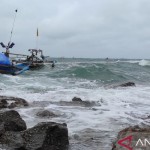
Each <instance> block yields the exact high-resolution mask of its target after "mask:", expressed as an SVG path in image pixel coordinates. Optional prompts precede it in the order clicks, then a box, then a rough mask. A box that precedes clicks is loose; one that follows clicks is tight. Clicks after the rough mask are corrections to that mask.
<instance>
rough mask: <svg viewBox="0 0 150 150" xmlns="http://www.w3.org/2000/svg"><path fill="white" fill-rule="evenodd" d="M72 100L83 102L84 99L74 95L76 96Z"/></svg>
mask: <svg viewBox="0 0 150 150" xmlns="http://www.w3.org/2000/svg"><path fill="white" fill-rule="evenodd" d="M72 101H73V102H82V99H81V98H79V97H74V98H73V99H72Z"/></svg>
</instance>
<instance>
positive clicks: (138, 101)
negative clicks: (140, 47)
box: [0, 58, 150, 150]
mask: <svg viewBox="0 0 150 150" xmlns="http://www.w3.org/2000/svg"><path fill="white" fill-rule="evenodd" d="M56 60H57V63H56V66H55V68H51V66H49V65H48V64H47V65H46V66H45V67H43V68H41V69H39V70H30V71H28V72H25V73H24V74H21V75H18V76H10V75H4V74H0V89H1V90H0V95H6V96H15V97H20V98H24V99H26V100H27V101H28V102H29V104H30V107H27V108H18V109H17V110H18V112H19V113H20V114H21V116H22V117H23V119H24V120H25V121H26V123H27V126H28V127H32V126H34V125H35V124H37V123H38V122H41V121H55V122H59V123H64V122H65V123H67V127H68V131H69V141H70V149H71V150H109V149H110V150H111V146H112V141H113V140H115V138H116V136H117V133H118V132H119V131H120V130H121V129H123V128H125V127H129V126H132V125H140V126H142V125H147V126H149V125H150V117H149V116H150V60H126V59H118V60H117V59H110V60H109V59H108V60H103V59H76V58H72V59H65V58H64V59H56ZM129 81H130V82H134V83H135V84H136V86H135V87H117V85H119V84H122V83H126V82H129ZM73 97H80V98H81V99H82V100H83V101H88V102H91V104H93V103H94V105H91V106H83V105H74V104H73V103H72V102H71V101H72V98H73ZM39 110H50V111H53V112H54V113H55V114H57V115H58V117H54V118H44V119H42V118H39V117H37V116H36V113H37V112H38V111H39Z"/></svg>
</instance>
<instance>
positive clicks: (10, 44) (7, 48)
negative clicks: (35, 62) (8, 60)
mask: <svg viewBox="0 0 150 150" xmlns="http://www.w3.org/2000/svg"><path fill="white" fill-rule="evenodd" d="M17 12H18V10H17V9H16V10H15V16H14V20H13V26H12V30H11V33H10V39H9V42H8V44H7V45H5V44H4V43H2V42H1V43H0V45H1V46H2V47H3V48H6V52H5V55H6V56H7V57H9V48H13V46H14V45H15V44H14V43H13V42H12V43H11V39H12V34H13V30H14V26H15V20H16V15H17Z"/></svg>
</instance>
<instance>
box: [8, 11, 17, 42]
mask: <svg viewBox="0 0 150 150" xmlns="http://www.w3.org/2000/svg"><path fill="white" fill-rule="evenodd" d="M15 12H16V13H15V16H14V21H13V26H12V30H11V34H10V40H9V43H11V38H12V34H13V31H14V26H15V21H16V16H17V12H18V10H17V9H16V10H15Z"/></svg>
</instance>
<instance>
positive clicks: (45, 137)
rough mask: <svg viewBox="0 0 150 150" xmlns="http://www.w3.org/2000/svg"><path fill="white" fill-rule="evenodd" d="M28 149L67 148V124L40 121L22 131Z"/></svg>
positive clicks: (50, 149)
mask: <svg viewBox="0 0 150 150" xmlns="http://www.w3.org/2000/svg"><path fill="white" fill-rule="evenodd" d="M22 136H23V138H24V139H25V145H26V146H25V147H26V149H27V150H67V148H68V145H69V141H68V129H67V126H66V124H58V123H54V122H45V123H44V122H43V123H39V124H37V125H36V126H34V127H33V128H30V129H28V130H26V131H24V132H23V133H22Z"/></svg>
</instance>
